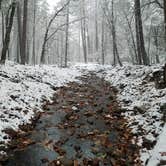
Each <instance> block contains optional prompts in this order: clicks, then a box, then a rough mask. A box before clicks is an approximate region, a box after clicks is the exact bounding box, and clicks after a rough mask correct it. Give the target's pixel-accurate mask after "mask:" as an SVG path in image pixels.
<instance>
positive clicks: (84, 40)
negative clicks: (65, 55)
mask: <svg viewBox="0 0 166 166" xmlns="http://www.w3.org/2000/svg"><path fill="white" fill-rule="evenodd" d="M81 11H82V17H84V19H82V20H81V37H82V46H83V54H84V61H85V63H87V45H86V20H85V1H84V0H82V5H81Z"/></svg>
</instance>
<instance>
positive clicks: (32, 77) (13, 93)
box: [0, 62, 81, 146]
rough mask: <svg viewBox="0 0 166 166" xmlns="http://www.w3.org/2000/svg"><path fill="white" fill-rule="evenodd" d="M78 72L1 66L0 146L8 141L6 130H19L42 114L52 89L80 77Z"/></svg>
mask: <svg viewBox="0 0 166 166" xmlns="http://www.w3.org/2000/svg"><path fill="white" fill-rule="evenodd" d="M80 75H81V72H79V71H78V70H75V69H72V68H69V69H60V68H58V67H56V66H42V67H40V66H35V67H33V66H22V65H16V64H13V63H11V62H10V63H8V64H7V65H6V66H1V67H0V146H1V145H4V143H7V142H8V141H9V139H10V138H9V137H8V135H6V134H5V133H4V132H3V130H4V129H6V128H12V129H14V130H17V129H18V126H19V125H22V124H27V123H29V122H30V119H31V118H32V117H33V116H34V110H36V111H40V110H41V105H42V103H43V101H46V100H48V101H51V98H52V96H53V93H54V92H55V91H54V90H53V89H54V88H55V87H59V86H63V85H65V84H66V83H68V82H70V81H76V77H77V76H80Z"/></svg>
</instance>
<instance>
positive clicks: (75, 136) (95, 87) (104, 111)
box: [4, 74, 140, 166]
mask: <svg viewBox="0 0 166 166" xmlns="http://www.w3.org/2000/svg"><path fill="white" fill-rule="evenodd" d="M80 79H81V84H80V83H75V82H72V83H69V84H68V85H67V86H66V87H61V88H58V89H57V91H56V93H55V95H54V100H53V103H52V104H46V105H44V109H45V110H44V112H43V113H41V117H40V119H39V121H37V124H36V127H35V129H34V130H32V131H29V133H28V132H26V135H27V136H26V137H25V136H24V134H23V136H21V135H19V136H18V138H17V137H15V139H14V140H13V143H12V145H13V146H12V147H14V146H15V148H14V149H15V150H14V151H15V152H14V156H13V157H11V158H9V160H8V162H7V163H5V164H4V165H7V166H14V165H15V166H17V165H18V166H29V165H33V166H39V165H49V166H56V165H61V164H62V165H64V166H74V165H75V166H77V165H79V164H80V165H84V166H88V165H92V166H97V165H108V166H111V165H112V166H117V165H134V164H136V163H137V165H140V164H138V161H137V160H138V158H139V147H138V146H137V144H136V142H135V143H133V137H134V136H133V134H132V133H131V129H130V128H129V127H127V124H128V123H127V120H125V119H124V116H122V115H121V109H120V107H119V105H118V103H117V100H116V92H117V91H116V90H115V89H114V88H112V86H111V84H110V83H109V82H107V81H104V80H103V79H102V78H99V77H97V76H96V75H95V74H90V75H89V74H88V75H87V76H85V77H81V78H80ZM20 163H21V164H20Z"/></svg>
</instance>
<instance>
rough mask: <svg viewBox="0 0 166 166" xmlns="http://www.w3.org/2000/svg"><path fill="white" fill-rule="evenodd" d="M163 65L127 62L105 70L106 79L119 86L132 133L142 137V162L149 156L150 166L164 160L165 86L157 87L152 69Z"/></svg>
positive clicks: (146, 160) (120, 96) (157, 68)
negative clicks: (134, 64) (139, 64)
mask: <svg viewBox="0 0 166 166" xmlns="http://www.w3.org/2000/svg"><path fill="white" fill-rule="evenodd" d="M160 68H161V66H152V67H146V66H131V65H127V66H124V67H115V68H113V67H112V69H108V70H105V72H104V76H105V79H106V80H107V81H110V82H111V83H112V84H113V85H114V86H115V87H117V88H118V89H119V95H118V99H119V101H120V103H121V105H122V108H123V110H124V112H125V113H124V114H125V116H126V117H127V119H129V126H130V127H131V128H132V131H133V133H134V134H135V135H136V136H138V138H139V140H138V142H139V145H140V147H141V159H142V161H143V162H144V163H143V165H145V162H146V163H148V161H149V159H150V161H149V163H150V164H149V166H156V165H157V164H156V163H159V162H160V160H163V158H164V157H165V156H164V155H161V154H162V153H163V152H164V151H162V150H163V148H165V152H166V142H165V144H163V143H164V141H165V140H166V127H163V125H164V121H163V120H162V118H163V114H164V112H162V111H161V109H160V108H161V106H163V105H164V104H166V89H160V90H159V89H156V88H155V86H154V82H153V81H150V79H151V78H152V74H153V72H154V71H156V70H159V69H160ZM161 133H162V134H161ZM158 135H159V136H158ZM158 140H159V141H158ZM156 142H157V145H156V146H155V148H154V147H153V145H155V144H156ZM151 146H152V147H151ZM161 147H162V148H161ZM153 148H154V149H153ZM156 153H157V154H156ZM164 154H165V153H164ZM152 160H153V161H152Z"/></svg>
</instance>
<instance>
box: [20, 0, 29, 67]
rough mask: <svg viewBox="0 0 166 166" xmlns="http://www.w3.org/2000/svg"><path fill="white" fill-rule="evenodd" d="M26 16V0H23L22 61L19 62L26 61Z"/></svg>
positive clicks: (23, 62)
mask: <svg viewBox="0 0 166 166" xmlns="http://www.w3.org/2000/svg"><path fill="white" fill-rule="evenodd" d="M27 16H28V0H24V15H23V31H22V55H21V56H22V58H21V59H22V61H21V64H23V65H25V63H26V59H27V58H26V48H27Z"/></svg>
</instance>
